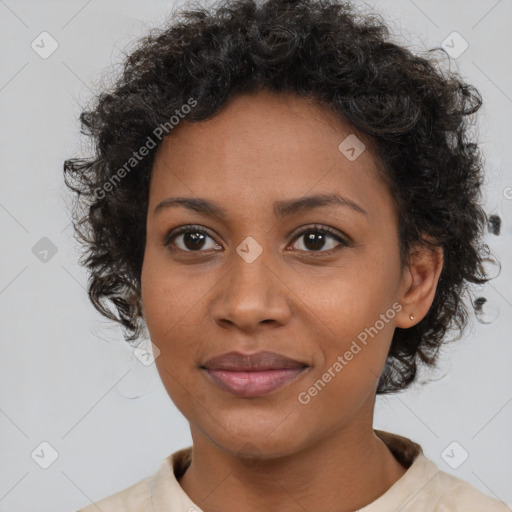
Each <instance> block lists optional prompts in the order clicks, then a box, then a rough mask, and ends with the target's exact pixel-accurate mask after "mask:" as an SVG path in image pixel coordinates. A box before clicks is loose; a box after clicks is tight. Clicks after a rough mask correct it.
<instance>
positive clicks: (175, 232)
mask: <svg viewBox="0 0 512 512" xmlns="http://www.w3.org/2000/svg"><path fill="white" fill-rule="evenodd" d="M189 231H197V232H199V233H203V234H205V235H207V236H209V237H210V238H211V239H212V240H214V241H215V237H214V236H212V235H211V234H210V232H209V230H208V229H207V228H205V227H204V226H201V225H198V224H184V225H182V226H178V227H176V228H173V229H171V230H170V231H168V232H167V234H166V235H165V237H164V242H163V245H164V246H168V245H170V244H171V242H172V240H174V239H175V238H176V237H178V236H179V235H182V234H183V233H187V232H189ZM314 231H319V232H322V233H326V234H327V235H330V236H331V237H333V238H335V239H336V240H337V241H338V242H339V243H340V244H341V245H342V246H344V247H348V246H350V245H351V243H352V240H351V239H350V237H348V236H347V235H345V234H344V233H342V232H339V231H338V230H336V229H334V228H331V227H329V226H325V225H322V224H317V223H313V224H305V225H303V226H300V227H298V228H297V229H296V230H294V231H293V232H292V233H291V234H289V235H288V236H287V238H289V237H290V236H292V237H293V238H292V240H291V242H292V245H293V242H295V241H296V240H297V239H299V238H300V237H301V236H302V235H304V234H305V233H308V232H314ZM215 243H216V244H217V245H220V244H219V243H218V242H217V241H215ZM333 250H335V249H329V250H327V251H300V252H306V253H308V254H315V253H316V254H329V253H331V252H332V251H333ZM185 252H191V253H194V252H197V253H201V252H207V251H201V250H198V251H185Z"/></svg>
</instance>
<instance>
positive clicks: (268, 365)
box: [202, 351, 308, 371]
mask: <svg viewBox="0 0 512 512" xmlns="http://www.w3.org/2000/svg"><path fill="white" fill-rule="evenodd" d="M306 366H308V365H307V364H306V363H303V362H300V361H296V360H295V359H290V358H289V357H285V356H283V355H281V354H277V353H276V352H269V351H262V352H256V353H255V354H242V353H241V352H226V353H225V354H220V355H219V356H216V357H212V358H211V359H208V360H207V361H206V362H205V363H204V364H203V365H202V367H203V368H207V369H209V370H230V371H259V370H280V369H283V368H304V367H306Z"/></svg>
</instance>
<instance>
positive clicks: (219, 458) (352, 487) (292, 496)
mask: <svg viewBox="0 0 512 512" xmlns="http://www.w3.org/2000/svg"><path fill="white" fill-rule="evenodd" d="M191 432H192V438H193V446H194V456H193V460H192V462H191V464H190V466H189V468H188V469H187V471H186V472H185V474H184V475H183V477H182V478H181V480H180V485H181V487H182V488H183V490H184V491H185V492H186V493H187V494H188V496H189V497H190V498H191V499H192V501H194V502H195V503H197V504H198V505H199V506H200V507H201V508H202V509H203V510H204V511H205V512H221V511H222V512H231V511H233V512H234V511H239V510H244V511H246V512H253V511H254V512H256V511H260V510H267V511H269V512H273V511H274V510H275V511H278V510H279V512H292V511H293V512H295V511H301V512H302V511H304V510H315V509H316V510H318V508H321V509H324V510H337V511H339V512H344V511H351V510H357V509H359V508H362V507H363V506H365V505H368V504H369V503H371V502H372V501H374V500H376V499H377V498H378V497H379V496H381V495H382V494H384V493H385V492H386V491H387V490H388V489H389V488H390V487H391V486H392V485H393V484H394V483H395V482H396V481H397V480H398V479H399V478H400V477H401V476H402V475H403V474H404V473H405V471H406V469H405V468H404V467H403V466H401V465H400V464H399V463H398V461H397V460H396V459H395V458H394V456H393V454H392V453H391V452H390V450H389V449H388V447H387V446H386V445H385V443H384V442H383V441H382V440H380V439H379V438H378V437H377V436H376V434H375V433H374V431H373V428H372V424H371V423H370V424H369V425H368V426H367V427H366V428H361V426H360V425H358V426H357V428H350V427H349V428H346V429H340V430H338V431H336V432H334V433H333V434H332V435H330V436H328V437H324V438H323V439H322V440H321V441H319V442H318V443H316V444H314V445H312V446H308V447H307V448H306V449H303V450H300V451H297V452H295V453H293V454H290V455H286V456H281V457H278V458H265V459H257V460H255V459H247V458H240V457H237V456H236V454H232V453H230V452H227V451H225V450H223V449H221V448H220V447H218V446H216V445H215V444H213V443H212V442H211V441H210V440H209V439H207V438H206V437H205V436H204V435H202V434H201V433H200V432H199V431H197V430H195V429H194V428H192V427H191ZM319 497H321V498H320V499H321V507H319Z"/></svg>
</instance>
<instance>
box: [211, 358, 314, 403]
mask: <svg viewBox="0 0 512 512" xmlns="http://www.w3.org/2000/svg"><path fill="white" fill-rule="evenodd" d="M201 368H202V369H203V370H206V374H207V375H208V377H209V379H210V381H212V382H213V383H214V384H216V385H217V386H218V387H220V388H221V389H223V390H225V391H229V392H230V393H233V394H234V395H236V396H240V397H255V396H263V395H266V394H267V393H270V392H271V391H274V390H276V389H278V388H281V387H283V386H285V385H287V384H290V383H291V382H293V381H295V380H297V379H298V378H299V377H300V376H301V375H302V374H303V373H304V371H305V370H308V369H309V368H310V366H309V365H307V364H306V363H304V362H300V361H297V360H295V359H291V358H289V357H285V356H283V355H281V354H277V353H276V352H270V351H261V352H256V353H254V354H243V353H241V352H227V353H225V354H221V355H219V356H216V357H213V358H211V359H208V361H206V362H205V363H204V365H202V366H201Z"/></svg>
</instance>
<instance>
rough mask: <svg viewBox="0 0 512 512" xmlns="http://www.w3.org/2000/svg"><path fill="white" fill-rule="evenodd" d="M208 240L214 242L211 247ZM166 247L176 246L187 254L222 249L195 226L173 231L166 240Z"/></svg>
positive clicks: (202, 230)
mask: <svg viewBox="0 0 512 512" xmlns="http://www.w3.org/2000/svg"><path fill="white" fill-rule="evenodd" d="M208 239H210V240H212V241H213V243H211V242H210V246H208ZM164 245H165V246H169V245H175V246H176V247H177V248H178V249H180V250H182V251H186V252H203V251H202V250H210V249H214V248H216V247H220V246H219V245H218V244H217V243H216V242H215V241H214V240H213V238H212V237H211V236H210V235H209V234H208V233H207V232H206V231H205V230H204V229H201V228H199V227H194V226H182V227H181V228H179V229H178V230H177V231H172V232H171V233H169V234H168V235H167V237H166V238H165V242H164Z"/></svg>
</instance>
